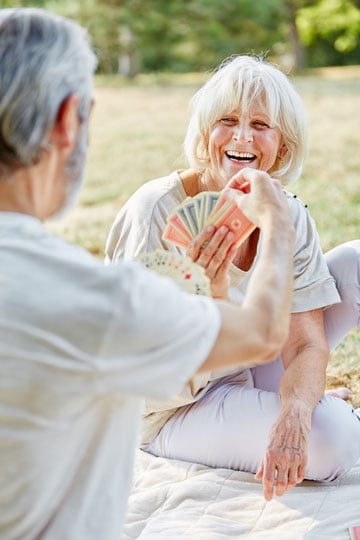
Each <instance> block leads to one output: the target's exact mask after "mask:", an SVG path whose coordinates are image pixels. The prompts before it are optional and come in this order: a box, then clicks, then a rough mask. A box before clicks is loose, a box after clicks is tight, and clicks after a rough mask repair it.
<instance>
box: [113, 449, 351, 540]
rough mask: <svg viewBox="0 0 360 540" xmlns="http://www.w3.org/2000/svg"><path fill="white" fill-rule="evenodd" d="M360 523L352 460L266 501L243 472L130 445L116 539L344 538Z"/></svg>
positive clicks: (345, 539)
mask: <svg viewBox="0 0 360 540" xmlns="http://www.w3.org/2000/svg"><path fill="white" fill-rule="evenodd" d="M351 524H353V525H354V524H359V525H360V461H359V462H358V464H357V466H356V467H355V468H354V469H352V471H351V472H349V473H348V474H347V475H345V476H344V477H343V478H342V479H340V480H338V481H336V482H334V483H333V484H331V485H320V484H316V483H313V482H304V483H303V484H301V485H299V486H297V487H295V488H294V489H293V490H291V491H290V492H289V493H286V494H285V495H283V496H282V497H278V498H275V499H274V500H272V501H271V502H269V503H266V502H265V500H264V498H263V496H262V488H261V484H260V483H259V482H257V481H255V480H254V476H253V475H251V474H248V473H242V472H238V471H231V470H227V469H212V468H209V467H206V466H203V465H198V464H194V463H186V462H182V461H176V460H168V459H163V458H157V457H154V456H152V455H150V454H146V453H145V452H141V451H139V452H138V456H137V463H136V473H135V480H134V486H133V491H132V494H131V496H130V499H129V505H128V514H127V520H126V524H125V533H124V536H123V538H124V540H130V539H131V540H132V539H135V538H136V539H139V540H164V539H167V540H178V539H181V540H190V539H191V540H229V539H233V540H234V539H237V538H242V539H246V540H302V539H306V540H320V539H321V540H349V539H350V534H349V530H348V527H349V526H350V525H351Z"/></svg>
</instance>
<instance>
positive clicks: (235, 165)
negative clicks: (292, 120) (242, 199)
mask: <svg viewBox="0 0 360 540" xmlns="http://www.w3.org/2000/svg"><path fill="white" fill-rule="evenodd" d="M208 149H209V156H210V162H211V165H210V172H211V176H212V178H213V180H214V181H217V182H218V184H219V188H222V187H223V186H224V185H225V184H226V183H227V182H228V181H229V180H230V178H231V177H232V176H234V174H235V173H237V172H238V171H240V170H241V169H243V168H244V167H251V168H253V169H260V170H262V171H266V172H269V171H270V170H271V169H272V167H273V166H274V164H275V162H276V159H277V158H278V157H282V156H283V155H284V154H285V152H286V147H285V145H284V143H283V139H282V136H281V133H280V130H279V128H278V127H276V126H272V125H271V123H270V119H269V116H268V114H267V113H266V110H265V108H264V107H263V106H262V104H261V103H255V104H254V105H253V106H252V107H251V109H250V110H249V111H246V112H242V111H241V110H240V108H239V109H236V110H234V111H230V112H229V113H228V114H224V115H223V116H222V117H221V118H220V119H219V120H218V121H217V122H215V124H213V126H212V127H211V129H210V136H209V144H208Z"/></svg>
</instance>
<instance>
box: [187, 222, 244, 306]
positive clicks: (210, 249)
mask: <svg viewBox="0 0 360 540" xmlns="http://www.w3.org/2000/svg"><path fill="white" fill-rule="evenodd" d="M233 239H234V233H233V232H231V231H229V229H228V228H227V227H224V226H222V227H220V228H219V229H218V230H216V229H215V227H214V226H208V227H206V228H205V229H204V230H203V231H202V232H201V233H200V234H198V235H197V236H196V237H195V238H194V239H193V240H192V241H191V243H190V245H189V247H188V249H187V251H186V255H187V256H188V257H190V259H192V260H193V261H194V262H196V263H197V264H199V265H200V266H202V267H203V268H204V269H205V273H206V275H207V276H208V278H209V279H210V281H211V293H212V296H213V297H214V298H225V299H226V298H228V291H229V286H230V276H229V268H230V265H231V263H232V261H233V259H234V256H235V254H236V246H235V245H234V244H233Z"/></svg>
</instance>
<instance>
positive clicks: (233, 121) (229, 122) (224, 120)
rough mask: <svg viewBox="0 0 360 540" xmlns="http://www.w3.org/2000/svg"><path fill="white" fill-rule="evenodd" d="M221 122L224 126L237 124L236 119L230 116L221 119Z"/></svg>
mask: <svg viewBox="0 0 360 540" xmlns="http://www.w3.org/2000/svg"><path fill="white" fill-rule="evenodd" d="M221 122H222V123H223V124H225V125H226V126H234V125H235V124H236V122H237V119H236V118H232V117H231V116H225V117H224V118H222V119H221Z"/></svg>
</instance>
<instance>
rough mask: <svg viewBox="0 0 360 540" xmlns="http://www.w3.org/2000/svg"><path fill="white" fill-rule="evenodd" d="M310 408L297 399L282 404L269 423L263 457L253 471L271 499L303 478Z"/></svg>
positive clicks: (309, 426) (268, 499)
mask: <svg viewBox="0 0 360 540" xmlns="http://www.w3.org/2000/svg"><path fill="white" fill-rule="evenodd" d="M311 413H312V409H311V407H309V406H308V405H306V404H305V403H304V402H302V401H300V400H297V401H291V402H289V403H286V404H285V405H283V406H282V409H281V413H280V416H279V418H278V419H277V421H276V422H275V423H274V425H273V426H272V429H271V432H270V437H269V443H268V446H267V449H266V454H265V458H264V461H263V463H262V465H261V467H260V469H259V471H258V472H257V474H256V479H257V480H262V481H263V490H264V497H265V499H266V500H267V501H270V500H271V499H272V497H273V494H274V492H275V495H278V496H280V495H283V494H284V493H285V492H286V491H288V490H289V489H291V488H293V487H294V486H295V485H296V484H299V483H300V482H302V481H303V479H304V476H305V468H306V463H307V448H308V436H309V432H310V428H311Z"/></svg>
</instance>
